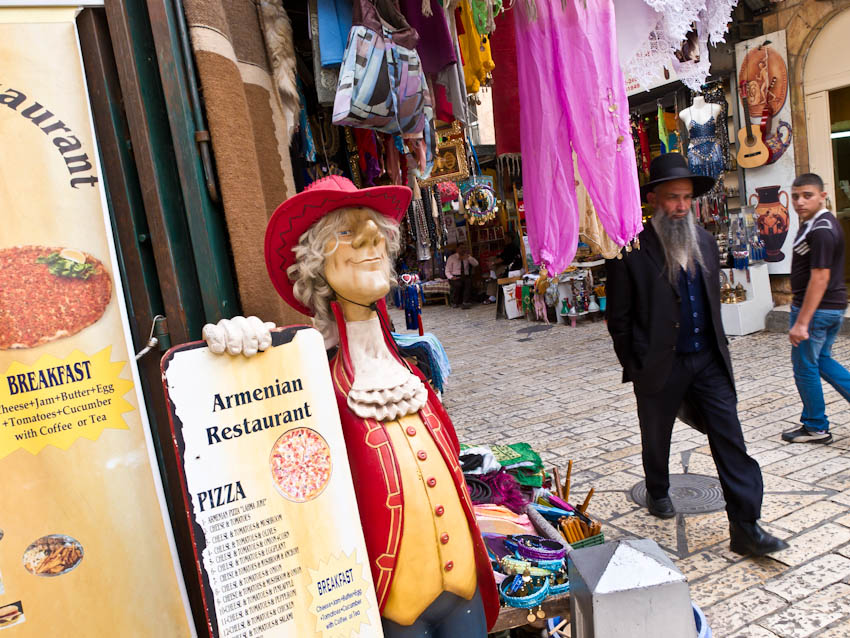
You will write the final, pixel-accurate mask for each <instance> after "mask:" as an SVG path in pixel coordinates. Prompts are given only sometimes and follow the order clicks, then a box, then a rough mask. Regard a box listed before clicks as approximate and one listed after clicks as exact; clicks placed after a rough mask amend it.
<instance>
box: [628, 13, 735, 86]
mask: <svg viewBox="0 0 850 638" xmlns="http://www.w3.org/2000/svg"><path fill="white" fill-rule="evenodd" d="M614 1H615V5H616V11H617V20H618V40H619V42H618V44H621V45H622V47H623V49H624V50H628V51H629V52H632V53H631V55H630V56H628V57H626V58H625V59H622V60H621V62H622V64H623V72H624V73H626V74H627V75H629V76H632V77H633V78H634V79H635V80H637V81H638V82H639V83H640V84H641V85H642V86H652V85H653V84H657V83H659V82H661V81H662V80H663V72H664V69H665V68H667V69H673V70H674V71H675V72H676V75H677V77H678V78H679V79H680V80H681V81H682V82H683V83H684V84H685V85H686V86H687V87H689V88H690V89H692V90H694V91H696V90H698V89H699V87H700V86H701V85H702V84H704V83H705V79H706V77H707V76H708V74H709V71H710V62H709V59H708V43H709V42H711V44H714V45H717V44H719V43H720V42H723V41H724V40H725V37H726V32H727V31H728V30H729V22H730V21H731V20H732V10H733V9H734V8H735V5H737V4H738V0H614ZM644 4H645V5H646V7H648V8H649V9H650V12H651V13H648V12H647V10H646V7H644V6H643V5H644ZM648 25H651V26H648ZM694 25H696V29H694ZM636 42H641V43H642V45H641V46H639V47H637V48H635V46H634V44H635V43H636Z"/></svg>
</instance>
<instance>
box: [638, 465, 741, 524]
mask: <svg viewBox="0 0 850 638" xmlns="http://www.w3.org/2000/svg"><path fill="white" fill-rule="evenodd" d="M630 496H631V497H632V500H633V501H634V502H635V503H637V504H638V505H641V506H643V507H646V481H641V482H640V483H638V484H637V485H635V486H634V487H633V488H632V491H631V493H630ZM670 498H671V499H672V501H673V505H674V506H675V508H676V511H677V512H679V513H680V514H705V513H707V512H717V511H718V510H722V509H723V508H724V507H726V501H725V500H724V499H723V489H722V488H721V487H720V481H718V480H717V479H716V478H714V477H713V476H703V475H702V474H671V475H670Z"/></svg>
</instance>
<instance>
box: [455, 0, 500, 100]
mask: <svg viewBox="0 0 850 638" xmlns="http://www.w3.org/2000/svg"><path fill="white" fill-rule="evenodd" d="M457 20H458V22H457V33H458V42H459V44H460V52H461V56H462V57H463V75H464V78H465V79H466V91H467V92H468V93H478V89H480V88H481V85H482V84H484V82H485V81H486V79H487V74H488V73H490V71H492V70H493V67H494V66H495V65H494V64H493V56H492V55H491V54H490V38H489V37H487V36H486V35H481V34H480V33H478V30H477V29H476V28H475V23H474V22H473V17H472V9H471V8H470V6H469V0H461V3H460V6H459V7H458V9H457Z"/></svg>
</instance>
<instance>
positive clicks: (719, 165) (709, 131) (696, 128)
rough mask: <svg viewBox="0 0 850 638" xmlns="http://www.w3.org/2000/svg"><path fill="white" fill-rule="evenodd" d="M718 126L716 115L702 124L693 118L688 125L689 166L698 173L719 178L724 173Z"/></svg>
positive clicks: (693, 171)
mask: <svg viewBox="0 0 850 638" xmlns="http://www.w3.org/2000/svg"><path fill="white" fill-rule="evenodd" d="M716 128H717V127H716V125H715V120H714V117H711V119H709V120H708V121H707V122H703V123H701V124H700V123H697V122H694V121H693V120H691V124H690V126H689V127H688V136H689V137H690V141H689V142H688V167H689V168H690V169H691V172H692V173H695V174H696V175H705V176H707V177H713V178H715V179H717V178H718V177H720V175H722V174H723V168H724V162H723V149H722V148H721V147H720V141H719V140H718V139H717V135H716Z"/></svg>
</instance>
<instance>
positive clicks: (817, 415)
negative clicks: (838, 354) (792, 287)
mask: <svg viewBox="0 0 850 638" xmlns="http://www.w3.org/2000/svg"><path fill="white" fill-rule="evenodd" d="M799 314H800V309H799V308H798V307H796V306H791V326H793V325H794V323H795V322H796V321H797V315H799ZM843 320H844V311H843V310H815V314H814V316H813V317H812V322H811V323H810V324H809V338H808V339H806V340H805V341H802V342H801V343H800V345H798V346H797V347H792V348H791V364H792V365H793V367H794V382H795V383H796V384H797V390H798V391H799V393H800V399H801V400H802V402H803V413H802V415H801V416H800V422H801V423H802V424H803V426H804V427H805V428H806V429H807V430H812V431H818V432H827V431H829V419H827V418H826V405H825V403H824V400H823V386H822V385H821V378H823V380H824V381H826V382H827V383H829V384H830V385H831V386H832V387H833V388H835V389H836V390H837V391H838V393H839V394H840V395H841V396H842V397H844V398H845V399H846V400H847V401H850V372H848V371H847V368H845V367H844V366H843V365H841V364H840V363H838V362H837V361H836V360H835V359H833V358H832V344H833V343H835V338H836V337H837V336H838V332H839V330H841V323H842V321H843Z"/></svg>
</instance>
